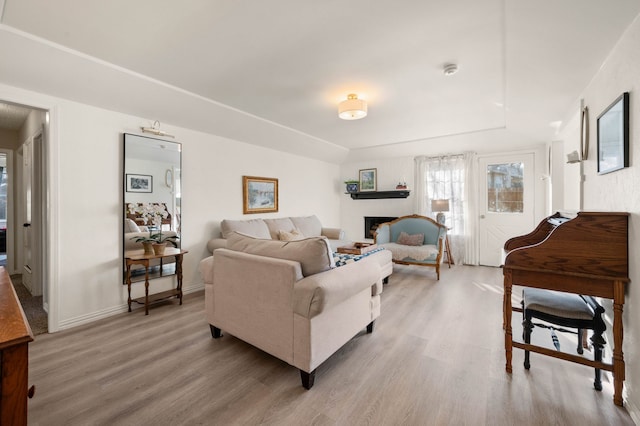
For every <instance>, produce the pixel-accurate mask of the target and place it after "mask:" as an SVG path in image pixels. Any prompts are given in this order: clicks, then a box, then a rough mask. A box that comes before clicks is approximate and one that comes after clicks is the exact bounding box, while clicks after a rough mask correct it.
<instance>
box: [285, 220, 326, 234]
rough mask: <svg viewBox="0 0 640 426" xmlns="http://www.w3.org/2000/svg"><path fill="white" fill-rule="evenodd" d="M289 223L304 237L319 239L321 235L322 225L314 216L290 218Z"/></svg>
mask: <svg viewBox="0 0 640 426" xmlns="http://www.w3.org/2000/svg"><path fill="white" fill-rule="evenodd" d="M291 221H292V222H293V224H294V225H295V227H296V228H298V230H299V231H300V232H302V235H304V236H305V237H319V236H320V235H322V223H320V219H318V217H317V216H316V215H313V216H301V217H292V218H291Z"/></svg>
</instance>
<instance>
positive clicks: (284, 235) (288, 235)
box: [278, 229, 305, 241]
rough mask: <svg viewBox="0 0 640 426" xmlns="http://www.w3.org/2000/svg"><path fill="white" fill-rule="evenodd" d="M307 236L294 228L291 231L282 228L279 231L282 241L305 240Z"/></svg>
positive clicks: (279, 237)
mask: <svg viewBox="0 0 640 426" xmlns="http://www.w3.org/2000/svg"><path fill="white" fill-rule="evenodd" d="M304 238H305V237H304V235H302V234H301V233H300V231H298V230H297V229H292V230H291V232H287V231H283V230H280V231H279V232H278V239H279V240H280V241H298V240H303V239H304Z"/></svg>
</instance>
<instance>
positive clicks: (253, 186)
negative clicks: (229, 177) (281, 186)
mask: <svg viewBox="0 0 640 426" xmlns="http://www.w3.org/2000/svg"><path fill="white" fill-rule="evenodd" d="M242 199H243V202H242V212H243V213H244V214H251V213H271V212H277V211H278V179H274V178H265V177H256V176H242Z"/></svg>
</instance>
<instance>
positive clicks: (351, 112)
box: [338, 93, 367, 120]
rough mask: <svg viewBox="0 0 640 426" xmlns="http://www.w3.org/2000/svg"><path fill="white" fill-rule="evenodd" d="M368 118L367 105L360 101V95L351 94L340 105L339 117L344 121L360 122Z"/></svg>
mask: <svg viewBox="0 0 640 426" xmlns="http://www.w3.org/2000/svg"><path fill="white" fill-rule="evenodd" d="M366 116H367V103H366V102H365V101H363V100H362V99H358V95H356V94H355V93H351V94H349V95H348V96H347V100H345V101H342V102H340V103H339V104H338V117H340V118H342V119H343V120H359V119H361V118H365V117H366Z"/></svg>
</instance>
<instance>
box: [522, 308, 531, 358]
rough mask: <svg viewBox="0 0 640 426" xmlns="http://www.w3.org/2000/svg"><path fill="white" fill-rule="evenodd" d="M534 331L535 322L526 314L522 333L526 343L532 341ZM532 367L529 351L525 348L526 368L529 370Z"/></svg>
mask: <svg viewBox="0 0 640 426" xmlns="http://www.w3.org/2000/svg"><path fill="white" fill-rule="evenodd" d="M532 331H533V323H532V322H531V318H528V317H527V316H526V314H525V320H524V321H523V322H522V334H523V336H522V337H523V339H524V343H526V344H529V343H531V332H532ZM530 367H531V363H530V362H529V351H528V350H526V349H525V351H524V368H525V370H528V369H529V368H530Z"/></svg>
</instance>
